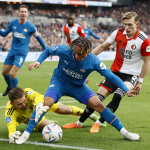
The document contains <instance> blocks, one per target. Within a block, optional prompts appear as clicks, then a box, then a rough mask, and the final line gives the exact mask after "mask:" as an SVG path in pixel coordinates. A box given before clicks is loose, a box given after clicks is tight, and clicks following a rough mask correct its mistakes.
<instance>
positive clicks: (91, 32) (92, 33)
mask: <svg viewBox="0 0 150 150" xmlns="http://www.w3.org/2000/svg"><path fill="white" fill-rule="evenodd" d="M90 35H92V36H93V37H94V38H95V39H100V37H98V36H96V35H95V34H94V32H93V31H92V30H90Z"/></svg>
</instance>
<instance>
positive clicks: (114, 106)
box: [99, 89, 125, 123]
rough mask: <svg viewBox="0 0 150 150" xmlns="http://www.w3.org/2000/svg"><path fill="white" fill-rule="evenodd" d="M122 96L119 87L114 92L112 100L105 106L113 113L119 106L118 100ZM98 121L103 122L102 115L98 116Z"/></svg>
mask: <svg viewBox="0 0 150 150" xmlns="http://www.w3.org/2000/svg"><path fill="white" fill-rule="evenodd" d="M124 96H125V94H124V92H123V91H122V90H121V89H117V90H116V91H115V93H114V96H113V99H112V101H111V102H110V103H109V104H108V105H107V106H106V107H108V108H109V109H110V110H111V111H112V112H113V113H114V112H115V111H116V110H117V108H118V107H119V104H120V101H121V99H122V98H123V97H124ZM99 121H100V122H101V123H104V122H105V120H104V119H103V118H102V117H100V119H99Z"/></svg>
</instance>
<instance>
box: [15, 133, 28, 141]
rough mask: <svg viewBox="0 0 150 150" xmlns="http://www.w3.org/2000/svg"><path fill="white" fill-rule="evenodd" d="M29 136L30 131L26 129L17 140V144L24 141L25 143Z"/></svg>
mask: <svg viewBox="0 0 150 150" xmlns="http://www.w3.org/2000/svg"><path fill="white" fill-rule="evenodd" d="M29 136H30V133H29V132H27V131H24V132H23V133H22V135H21V136H20V138H19V139H17V140H15V143H16V144H23V143H25V142H26V141H27V140H28V138H29Z"/></svg>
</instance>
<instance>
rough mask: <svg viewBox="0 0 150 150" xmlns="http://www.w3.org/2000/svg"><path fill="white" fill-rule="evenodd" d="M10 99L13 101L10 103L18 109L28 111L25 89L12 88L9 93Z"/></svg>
mask: <svg viewBox="0 0 150 150" xmlns="http://www.w3.org/2000/svg"><path fill="white" fill-rule="evenodd" d="M8 97H9V99H10V101H11V102H10V103H11V104H12V105H13V106H15V107H16V108H18V109H20V110H26V109H27V100H26V97H25V93H24V91H23V89H21V88H19V87H16V88H12V89H11V90H10V91H9V93H8Z"/></svg>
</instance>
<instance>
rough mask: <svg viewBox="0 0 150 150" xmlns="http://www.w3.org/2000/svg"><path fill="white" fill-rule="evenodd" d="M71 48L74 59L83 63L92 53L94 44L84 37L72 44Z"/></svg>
mask: <svg viewBox="0 0 150 150" xmlns="http://www.w3.org/2000/svg"><path fill="white" fill-rule="evenodd" d="M70 48H71V50H73V55H74V58H75V59H76V60H77V61H82V60H83V59H85V58H86V57H87V55H89V54H90V52H91V51H92V44H91V42H90V41H89V40H88V39H86V38H84V37H78V38H77V39H75V40H74V41H72V42H71V45H70Z"/></svg>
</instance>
